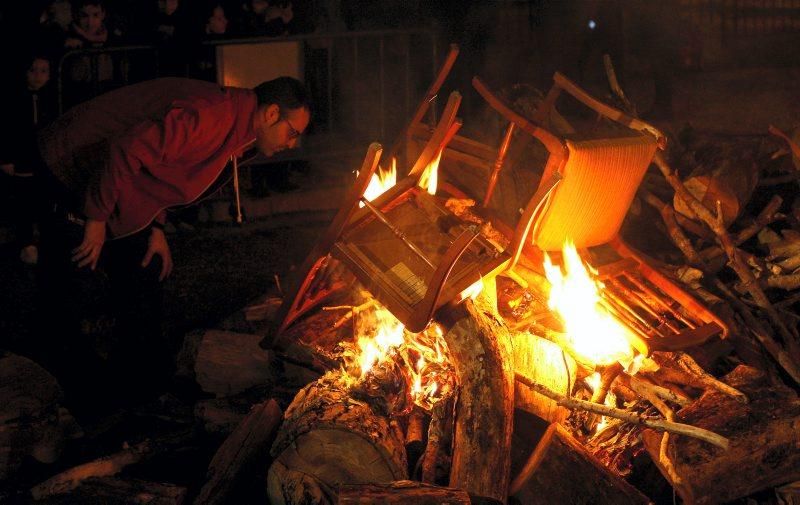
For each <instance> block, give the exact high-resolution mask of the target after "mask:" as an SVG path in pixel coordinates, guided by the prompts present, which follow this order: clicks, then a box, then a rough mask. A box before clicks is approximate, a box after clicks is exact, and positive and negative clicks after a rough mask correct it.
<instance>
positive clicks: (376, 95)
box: [57, 29, 439, 158]
mask: <svg viewBox="0 0 800 505" xmlns="http://www.w3.org/2000/svg"><path fill="white" fill-rule="evenodd" d="M286 44H294V45H295V46H296V49H297V51H298V54H299V55H300V65H299V67H298V68H299V72H300V74H301V75H296V76H295V77H298V78H300V79H301V80H304V81H305V82H306V84H307V86H308V88H309V90H310V91H311V95H312V102H313V104H314V107H313V112H312V125H311V127H310V130H309V135H307V136H304V142H305V144H306V148H304V149H300V150H298V151H297V152H295V153H291V156H292V157H293V158H302V157H304V156H307V155H310V153H312V152H313V153H315V154H314V155H317V156H318V155H320V154H331V153H335V152H339V151H345V150H354V149H358V150H363V149H364V146H366V145H367V143H368V142H370V141H374V140H377V141H380V142H383V143H384V144H391V141H392V140H393V139H394V138H395V137H396V136H397V135H398V134H399V133H400V130H401V129H402V128H403V126H404V125H405V123H406V122H407V120H408V118H409V117H410V115H411V114H412V113H413V111H414V107H415V106H416V103H417V101H418V100H419V99H420V98H421V97H422V96H423V95H424V93H425V90H426V88H427V86H428V85H429V83H430V82H431V81H432V79H433V76H434V75H435V72H436V70H437V68H438V59H439V54H438V45H437V35H436V33H435V32H433V31H431V30H427V29H407V30H381V31H360V32H344V33H332V34H309V35H297V36H290V37H280V38H264V37H258V38H247V39H230V40H215V41H206V42H203V43H202V44H199V45H196V46H193V47H191V48H190V49H189V50H191V51H196V55H201V56H205V57H209V56H210V57H211V58H212V59H214V62H215V64H216V65H217V66H220V65H222V64H224V62H222V61H218V58H220V55H225V54H226V51H225V48H230V47H236V46H242V47H244V46H257V48H258V49H259V50H260V51H265V52H263V53H262V54H266V55H269V52H270V51H271V50H272V49H273V48H274V49H275V50H276V51H277V50H278V49H279V47H285V46H286ZM279 45H283V46H279ZM164 51H165V49H164V48H160V47H157V46H152V45H130V46H119V47H108V48H101V49H81V50H75V51H69V52H67V53H66V54H64V56H62V58H61V59H60V60H59V62H58V78H57V89H58V100H59V108H60V111H62V112H63V110H65V109H66V108H68V107H70V106H72V105H75V104H76V103H79V102H80V101H83V100H85V99H88V98H91V97H92V96H96V95H97V94H100V93H102V92H105V91H109V90H111V89H114V88H117V87H120V86H124V85H126V84H131V83H135V82H140V81H143V80H147V79H152V78H155V77H160V76H164V75H173V76H174V75H178V76H184V77H199V78H206V80H214V76H213V75H212V76H209V75H208V72H207V69H206V73H205V74H204V73H203V70H202V69H198V68H196V65H195V62H194V61H190V62H189V63H188V64H183V65H182V66H179V67H177V68H176V67H174V66H173V67H169V68H166V70H167V71H168V73H167V72H165V65H164V60H165V55H164ZM173 56H174V53H173ZM193 56H194V55H193ZM201 56H199V57H201ZM167 57H169V55H167ZM222 57H225V56H222ZM251 61H253V64H254V66H255V64H256V63H260V62H258V61H255V60H251ZM236 64H238V65H240V64H241V61H239V62H237V63H236ZM226 70H227V69H226ZM222 77H224V76H222ZM224 78H225V80H229V79H227V77H224ZM268 78H271V77H268ZM234 81H235V79H234ZM432 109H433V110H434V111H433V114H435V108H432ZM310 146H313V148H312V147H310Z"/></svg>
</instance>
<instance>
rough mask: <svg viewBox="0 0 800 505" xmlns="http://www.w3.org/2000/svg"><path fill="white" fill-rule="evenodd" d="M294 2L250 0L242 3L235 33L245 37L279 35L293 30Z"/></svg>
mask: <svg viewBox="0 0 800 505" xmlns="http://www.w3.org/2000/svg"><path fill="white" fill-rule="evenodd" d="M293 20H294V10H293V7H292V2H287V1H273V2H269V1H267V0H249V1H248V2H247V3H245V4H243V5H242V9H241V12H240V15H239V19H238V22H237V23H236V30H235V33H236V35H237V36H244V37H259V36H267V37H277V36H279V35H286V34H288V33H291V32H292V26H291V24H292V22H293Z"/></svg>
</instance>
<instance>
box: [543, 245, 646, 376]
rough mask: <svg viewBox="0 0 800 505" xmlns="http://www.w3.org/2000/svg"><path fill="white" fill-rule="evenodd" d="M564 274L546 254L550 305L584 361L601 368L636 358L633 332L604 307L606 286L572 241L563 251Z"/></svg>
mask: <svg viewBox="0 0 800 505" xmlns="http://www.w3.org/2000/svg"><path fill="white" fill-rule="evenodd" d="M563 259H564V271H565V273H562V271H561V269H560V268H559V267H557V266H555V265H553V263H552V261H551V260H550V257H549V256H548V255H547V254H545V258H544V269H545V274H546V276H547V279H548V280H549V281H550V284H551V288H550V296H549V299H548V305H549V307H550V309H551V310H553V311H555V312H556V313H557V315H558V316H559V318H560V319H561V320H562V321H563V323H564V330H565V333H566V336H567V343H568V345H569V346H570V347H571V348H572V350H573V351H574V352H575V353H576V354H577V355H579V356H580V357H581V358H583V359H585V360H587V361H590V362H592V363H595V364H598V365H607V364H610V363H614V362H615V361H620V362H622V363H623V364H625V363H628V362H630V361H631V360H632V359H633V349H632V348H631V345H630V343H629V340H630V338H631V337H630V336H629V335H628V334H629V332H630V330H629V329H628V328H627V327H625V326H623V325H622V324H620V323H619V322H618V321H617V320H616V319H615V318H614V317H613V316H612V315H611V314H609V313H608V311H606V309H605V308H604V307H603V306H602V300H601V296H600V290H601V289H603V285H602V283H600V282H599V281H596V280H594V279H593V278H592V276H591V275H590V272H589V270H587V268H586V267H585V266H584V264H583V261H581V258H580V256H579V255H578V251H577V250H576V249H575V246H574V245H573V244H572V243H571V242H567V243H565V244H564V248H563Z"/></svg>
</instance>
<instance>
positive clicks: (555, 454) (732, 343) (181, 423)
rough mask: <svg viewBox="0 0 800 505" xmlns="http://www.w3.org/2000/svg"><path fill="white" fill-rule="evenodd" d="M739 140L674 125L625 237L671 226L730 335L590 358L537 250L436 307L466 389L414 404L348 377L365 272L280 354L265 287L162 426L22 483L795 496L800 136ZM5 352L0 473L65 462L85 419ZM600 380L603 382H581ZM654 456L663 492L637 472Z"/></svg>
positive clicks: (353, 492) (630, 498)
mask: <svg viewBox="0 0 800 505" xmlns="http://www.w3.org/2000/svg"><path fill="white" fill-rule="evenodd" d="M614 84H615V83H614V81H613V79H612V88H614V89H615V90H616V93H617V95H618V98H619V99H620V102H621V105H622V106H626V104H627V101H626V100H625V99H624V95H623V94H622V92H621V90H619V88H618V86H614ZM628 105H629V104H628ZM631 111H632V110H631ZM775 133H776V134H778V133H779V132H778V131H777V130H775ZM726 142H727V143H721V144H720V143H715V139H712V138H709V137H702V136H696V137H695V138H694V139H690V138H688V137H686V136H675V138H674V139H673V143H672V148H671V149H672V151H671V152H670V153H667V155H665V156H661V155H659V156H658V157H657V159H656V164H655V167H656V169H657V170H654V171H653V173H652V174H649V175H648V178H647V181H646V183H645V184H644V185H643V187H642V189H641V190H640V192H639V195H638V196H639V198H638V207H637V206H634V212H633V213H632V215H631V216H630V219H629V222H628V223H627V224H626V229H625V231H624V233H627V236H626V238H627V239H628V240H629V241H631V242H633V243H637V240H636V234H637V227H636V221H637V219H638V220H639V221H640V222H642V223H646V226H645V227H643V228H640V229H639V230H641V229H646V230H647V233H648V237H647V242H650V243H652V242H653V241H654V238H655V237H654V232H653V226H652V220H651V217H652V214H648V212H652V210H653V209H655V210H656V211H657V216H658V218H659V219H661V220H663V227H661V231H662V232H663V237H661V238H664V239H665V241H667V240H669V241H671V242H672V243H673V244H674V246H675V247H674V248H671V249H663V250H655V251H653V250H650V251H648V253H650V254H651V255H652V256H655V257H654V259H653V261H654V264H658V266H659V268H660V270H662V271H663V272H664V273H666V274H669V275H672V276H674V277H675V279H677V280H678V281H679V282H683V283H684V285H685V286H686V288H687V289H688V290H691V291H692V292H693V293H694V294H696V295H697V296H698V297H699V298H702V299H703V300H704V301H705V302H706V304H707V305H709V306H711V307H712V308H713V310H714V311H715V312H716V313H717V314H719V315H720V316H721V317H723V318H724V319H725V322H726V324H727V325H728V327H729V328H730V332H729V334H728V335H727V336H726V339H725V340H719V339H715V340H712V341H708V342H704V343H703V344H701V345H697V346H695V347H692V348H688V349H683V350H681V351H658V352H652V353H649V355H647V356H643V357H642V359H641V360H640V361H637V362H636V364H635V366H629V367H627V368H626V367H624V366H623V365H621V364H619V363H615V364H611V365H606V366H598V365H596V364H594V363H591V362H587V361H585V358H582V357H581V356H578V355H574V354H572V352H571V349H570V348H569V347H568V346H566V345H565V342H564V336H563V334H561V333H559V329H558V328H557V325H556V326H554V325H552V324H550V323H551V322H552V321H548V320H545V319H539V318H536V317H531V314H534V313H540V312H546V311H547V308H546V299H545V297H544V294H545V293H546V292H547V286H546V281H543V279H542V277H541V276H540V275H538V274H536V273H535V270H536V267H538V265H530V264H527V267H526V264H525V261H524V259H523V261H522V262H521V264H520V265H519V267H518V268H517V269H516V270H515V272H516V274H515V278H514V279H511V278H508V277H498V278H497V279H486V280H484V282H485V285H484V289H483V291H482V293H481V294H480V295H479V296H477V297H476V298H475V299H467V300H466V301H464V302H463V303H461V304H458V305H448V306H445V308H443V309H441V310H439V311H438V312H437V314H436V317H435V324H437V325H439V326H440V327H441V329H442V337H441V338H442V340H443V341H444V343H445V344H446V345H445V346H444V347H446V349H447V353H448V354H447V358H446V361H447V363H448V365H450V366H451V367H452V370H453V373H454V375H455V376H456V380H455V382H457V384H456V387H455V388H454V389H453V390H452V391H449V392H448V393H447V394H443V395H441V396H440V397H439V398H437V400H438V401H437V402H435V403H433V404H432V405H427V406H426V407H425V408H423V407H421V406H419V405H414V403H413V402H412V401H410V399H409V398H410V393H409V390H410V387H411V385H410V383H409V378H408V376H407V374H405V373H404V372H403V371H402V367H400V366H399V365H398V364H397V363H396V362H393V361H391V360H388V361H386V362H382V364H380V365H378V366H376V367H375V368H374V370H373V371H371V372H370V373H369V374H367V375H366V376H365V377H363V378H360V379H358V380H355V379H354V378H353V376H352V373H351V371H350V370H349V367H350V363H348V361H347V356H348V353H352V344H351V343H352V342H353V340H354V339H355V338H356V337H358V336H359V335H358V334H357V331H356V328H357V325H356V324H354V321H355V320H356V319H358V318H360V317H362V316H364V315H367V314H368V313H369V312H370V311H373V310H375V308H376V302H375V300H373V299H372V298H371V297H370V296H369V294H368V293H367V294H366V295H365V294H364V291H363V289H362V288H359V286H351V287H350V289H348V290H345V291H343V292H340V293H339V294H338V295H336V297H334V298H332V299H331V300H328V305H327V306H326V307H322V308H321V309H320V310H317V311H313V312H310V313H309V314H308V315H307V316H306V317H304V318H302V319H300V320H299V321H297V322H296V323H295V324H293V325H292V326H291V327H290V328H288V330H287V331H286V332H285V333H284V334H283V335H282V336H281V338H279V339H277V340H275V342H274V347H273V348H272V349H270V350H264V349H261V348H260V347H259V341H261V339H262V337H263V332H264V331H265V328H266V327H267V326H269V323H270V321H269V320H270V318H271V317H273V316H274V313H275V307H276V306H277V305H278V303H279V299H278V298H275V297H264V298H262V299H260V300H258V301H257V302H255V303H254V304H252V305H251V306H250V307H248V308H246V309H245V310H244V311H243V312H242V313H241V314H236V315H234V316H232V317H231V318H230V319H229V320H227V321H224V322H223V323H222V324H220V326H219V327H218V328H215V329H211V330H207V331H203V332H200V333H197V334H194V335H190V336H189V337H187V339H186V343H185V345H184V349H183V350H182V352H181V355H180V357H179V367H178V368H179V376H180V377H182V379H183V380H184V381H186V382H189V383H191V384H192V385H194V386H195V387H196V388H197V389H198V390H199V391H200V393H201V395H202V396H203V397H201V398H199V399H196V401H193V402H192V404H191V405H189V406H188V408H184V407H186V406H179V405H176V404H174V403H170V401H171V400H170V399H168V398H167V399H163V398H162V399H161V400H160V402H161V404H160V406H156V407H155V408H156V411H155V412H150V413H149V414H147V415H149V416H150V417H149V418H148V419H155V418H157V419H158V420H160V421H163V422H167V423H169V426H170V429H169V430H163V431H162V432H161V433H157V434H155V435H151V436H149V437H146V438H144V439H142V440H136V441H131V442H124V443H120V444H119V447H116V448H115V449H114V450H110V451H106V452H104V453H103V454H100V455H97V454H93V455H91V456H89V455H87V456H86V457H85V458H84V459H83V460H82V461H81V463H80V464H76V465H72V466H70V467H68V468H64V467H53V471H51V472H49V473H47V477H46V478H42V479H39V480H38V481H37V482H36V483H35V484H33V485H31V486H28V487H27V488H26V489H25V497H26V498H33V499H37V500H47V501H49V502H52V503H59V502H63V503H70V502H76V501H81V500H84V499H85V500H101V501H104V502H108V503H116V502H126V503H129V502H131V501H133V502H135V503H174V504H177V503H182V502H184V501H185V500H187V499H191V500H193V501H194V502H195V503H199V504H204V503H239V502H245V501H252V499H253V497H254V496H256V497H258V499H259V500H261V501H263V502H269V503H275V504H327V503H330V504H334V503H341V504H350V503H422V504H425V503H431V504H433V503H453V504H467V503H507V502H509V501H512V500H516V501H517V502H519V503H526V504H529V503H530V504H539V503H541V504H551V503H590V502H591V503H610V504H615V503H625V504H628V503H636V504H639V503H641V504H644V503H650V502H652V501H658V502H661V501H669V502H671V500H672V495H671V493H672V490H674V491H675V492H677V493H678V494H679V495H680V497H681V498H682V499H683V500H684V501H685V502H687V503H716V502H724V501H731V500H736V499H740V498H744V497H747V496H749V495H752V494H753V493H757V492H764V491H765V490H769V489H773V488H774V489H775V493H777V494H778V495H779V496H782V497H785V498H784V499H785V501H786V502H787V503H791V501H790V500H792V499H796V497H797V495H798V488H800V485H799V484H798V483H797V481H800V451H798V450H797V447H798V446H800V400H798V397H797V390H798V386H800V338H799V337H798V322H800V321H798V319H800V318H798V317H797V316H796V315H795V314H794V312H795V309H796V305H797V304H798V303H800V295H798V294H797V293H795V290H797V289H798V288H800V260H798V258H800V220H799V219H798V216H800V214H797V213H796V212H795V209H796V208H797V207H800V202H797V204H798V205H797V206H796V205H795V202H790V201H785V200H784V198H782V197H781V196H779V195H778V194H777V193H776V194H774V195H772V194H771V193H770V191H769V190H767V189H765V188H774V189H776V190H779V191H780V192H781V194H783V195H784V196H788V195H793V194H794V192H795V185H796V184H797V181H798V180H800V178H798V177H797V174H796V172H795V171H796V170H800V167H798V166H796V165H795V164H796V163H797V162H796V159H797V157H798V156H800V148H798V147H797V145H796V144H795V143H794V141H793V140H792V138H791V137H790V136H787V135H784V136H783V138H782V139H781V142H785V146H788V147H785V148H783V151H781V150H780V149H781V147H780V144H778V143H772V144H771V143H770V140H769V139H768V138H766V137H765V138H762V139H758V142H752V141H751V140H749V139H748V140H747V141H742V142H738V141H736V140H733V141H732V140H730V139H727V140H726ZM748 146H750V147H748ZM769 146H774V147H775V149H776V150H775V152H772V153H770V152H769V149H768V148H769ZM790 152H791V153H794V155H795V160H794V162H793V159H792V157H790V156H789V155H788V154H789V153H790ZM764 153H767V154H769V156H762V155H763V154H764ZM764 160H766V161H764ZM780 170H783V171H784V172H788V173H781V174H779V175H776V173H775V172H776V171H780ZM767 171H769V172H767ZM678 173H681V174H685V175H684V176H683V177H679V176H678ZM766 193H770V194H767V196H768V197H772V198H764V195H765V194H766ZM470 219H474V220H477V221H478V222H479V221H480V220H481V218H480V217H478V216H471V217H470ZM481 224H486V223H481ZM348 346H349V347H348ZM0 365H2V366H0V371H11V372H10V373H8V374H6V375H3V377H0V378H2V379H3V381H0V398H4V399H8V398H11V399H13V400H14V401H13V402H5V404H3V405H2V406H3V409H4V410H3V412H5V414H4V415H3V416H0V423H2V424H0V428H2V431H0V433H1V434H3V437H2V438H0V442H2V445H0V450H2V452H0V463H2V465H0V481H3V480H4V479H5V481H6V482H7V481H8V480H9V479H12V478H14V476H15V472H17V471H18V469H19V467H20V466H21V465H22V464H23V461H24V460H25V459H26V458H28V457H29V456H33V457H34V458H36V459H37V460H39V461H42V462H52V461H55V460H56V459H57V452H58V449H59V448H60V447H61V445H62V443H63V440H65V439H69V438H70V437H74V436H77V435H79V434H80V432H79V430H78V429H77V427H75V426H74V423H72V422H71V418H70V417H69V415H68V413H67V412H65V411H64V409H63V408H60V401H61V392H60V389H59V388H58V385H57V384H56V383H55V381H54V380H53V379H52V377H51V376H49V374H47V372H46V371H44V370H43V369H41V367H38V365H36V364H35V363H32V362H30V361H29V360H25V359H24V358H19V357H16V356H9V355H6V356H2V357H0ZM595 374H596V376H597V377H598V384H595V385H594V386H592V387H589V385H588V379H589V377H590V376H592V375H595ZM136 415H137V416H139V417H140V418H144V417H145V413H143V412H137V413H136ZM104 423H105V425H103V423H99V424H98V425H97V426H93V427H91V428H90V430H89V435H90V436H91V437H94V438H95V439H97V440H100V439H101V438H103V436H107V435H108V434H109V433H111V432H112V431H113V430H112V428H111V425H112V424H113V423H114V421H113V419H111V418H109V419H106V420H104ZM209 440H212V441H213V449H214V450H212V451H210V453H213V456H212V455H211V454H210V453H209V454H206V456H207V459H206V461H210V463H209V464H208V465H207V468H206V469H205V473H204V474H203V475H201V476H200V477H199V478H198V479H197V481H196V482H193V483H191V484H187V483H185V482H181V483H178V484H176V483H174V482H164V481H169V480H170V479H169V478H165V479H157V478H153V477H152V474H153V472H147V471H142V469H143V468H147V465H152V464H153V463H154V462H160V464H161V466H162V467H163V466H170V465H172V466H174V465H175V463H174V460H173V459H170V458H172V457H174V455H175V454H189V455H190V456H185V457H184V462H185V461H186V460H188V459H192V457H197V456H196V455H197V454H198V450H197V449H198V447H200V446H202V445H206V446H207V445H209V444H208V442H209ZM203 466H205V465H203ZM642 466H644V467H645V470H644V472H646V471H647V469H648V468H649V469H652V470H654V471H655V472H659V474H660V475H661V476H663V480H661V481H658V482H664V483H666V484H665V486H666V487H659V485H657V484H658V483H657V482H656V480H655V479H653V478H652V475H651V476H650V477H648V478H644V479H643V478H642V475H641V473H642V472H643V470H642ZM137 470H139V471H138V472H137ZM633 483H635V484H636V485H633ZM253 489H257V490H258V491H256V492H253V491H252V490H253ZM132 496H133V497H135V498H131V497H132ZM792 497H794V498H792ZM2 498H4V496H3V495H0V499H2ZM126 500H127V501H126ZM137 500H138V501H137Z"/></svg>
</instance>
